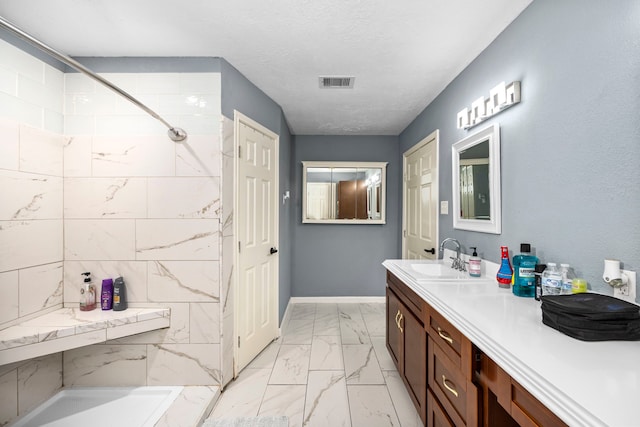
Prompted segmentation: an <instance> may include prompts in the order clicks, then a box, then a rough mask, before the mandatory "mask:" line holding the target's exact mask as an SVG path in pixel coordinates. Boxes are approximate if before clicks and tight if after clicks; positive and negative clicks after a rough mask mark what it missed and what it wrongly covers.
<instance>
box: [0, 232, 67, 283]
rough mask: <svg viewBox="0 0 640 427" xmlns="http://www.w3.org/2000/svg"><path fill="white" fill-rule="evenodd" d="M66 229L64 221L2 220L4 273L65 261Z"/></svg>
mask: <svg viewBox="0 0 640 427" xmlns="http://www.w3.org/2000/svg"><path fill="white" fill-rule="evenodd" d="M62 228H63V227H62V220H34V221H0V272H2V271H9V270H16V269H18V268H24V267H30V266H32V265H40V264H49V263H52V262H57V261H62V256H63V254H62ZM34 243H35V244H34Z"/></svg>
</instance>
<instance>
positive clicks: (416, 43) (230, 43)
mask: <svg viewBox="0 0 640 427" xmlns="http://www.w3.org/2000/svg"><path fill="white" fill-rule="evenodd" d="M531 1H532V0H482V1H479V0H395V1H391V0H227V1H218V0H47V1H42V0H0V15H1V16H3V17H4V18H6V19H8V20H10V21H12V22H13V23H14V24H16V25H17V26H19V27H20V28H22V29H23V30H24V31H27V32H28V33H30V34H32V35H34V36H36V37H38V38H39V39H41V40H42V41H44V42H45V43H47V44H49V45H51V46H52V47H54V48H56V49H58V50H60V51H61V52H64V53H66V54H68V55H71V56H220V57H223V58H225V59H226V60H227V61H229V62H230V63H231V64H232V65H233V66H234V67H236V68H237V69H238V70H239V71H240V72H241V73H242V74H244V75H245V76H246V77H247V78H248V79H249V80H251V81H252V82H253V83H254V84H255V85H256V86H258V87H259V88H260V89H262V90H263V91H264V92H265V93H266V94H267V95H269V96H270V97H271V98H272V99H273V100H274V101H276V102H277V103H278V104H280V105H281V106H282V108H283V110H284V112H285V115H286V117H287V121H288V122H289V125H290V126H291V130H292V132H293V133H295V134H299V135H314V134H338V135H349V134H359V135H397V134H399V133H400V132H401V131H402V130H403V129H404V128H405V127H406V126H407V125H408V124H409V123H410V122H411V121H412V120H413V119H414V118H415V117H416V116H417V115H418V114H419V113H420V112H421V111H422V110H423V109H424V107H426V106H427V105H428V104H429V103H430V102H431V101H432V100H433V99H434V98H435V97H436V96H437V95H438V94H439V93H440V92H441V91H442V90H443V89H444V88H445V87H446V85H447V84H449V83H450V82H451V81H452V80H453V79H454V78H455V76H456V75H458V73H460V72H461V71H462V70H463V69H464V68H465V67H466V66H467V65H468V64H469V63H470V62H471V61H472V60H473V59H474V58H475V57H476V56H477V55H478V54H479V53H480V52H482V50H483V49H484V48H485V47H487V46H488V45H489V44H490V43H491V42H492V41H493V40H494V39H495V38H496V36H497V35H498V34H499V33H500V32H501V31H502V30H503V29H504V28H505V27H506V26H507V25H509V23H510V22H511V21H513V20H514V19H515V17H517V16H518V15H519V14H520V12H522V10H524V8H525V7H526V6H527V5H528V4H529V3H531ZM324 75H329V76H345V75H346V76H355V77H356V80H355V87H354V88H353V89H329V90H327V89H320V88H319V85H318V77H319V76H324Z"/></svg>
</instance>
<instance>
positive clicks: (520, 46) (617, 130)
mask: <svg viewBox="0 0 640 427" xmlns="http://www.w3.org/2000/svg"><path fill="white" fill-rule="evenodd" d="M639 22H640V2H638V1H637V0H619V1H616V2H615V5H614V4H613V3H612V2H610V1H602V0H592V1H589V2H585V1H584V0H563V1H557V0H535V1H534V2H533V3H532V4H531V5H530V6H529V7H528V8H527V9H526V10H525V11H524V12H523V13H522V14H521V15H520V16H519V17H518V18H517V19H516V20H515V21H514V22H513V23H512V24H511V25H510V26H509V27H508V28H507V29H506V30H505V31H504V32H503V33H502V34H501V35H500V36H499V37H498V38H497V39H496V40H495V41H494V42H493V43H492V44H491V45H490V46H489V47H488V48H487V49H486V50H485V51H484V52H483V53H482V54H481V55H480V56H479V57H478V58H477V59H476V60H475V61H473V62H472V63H471V64H470V65H469V66H468V67H467V69H465V70H464V71H463V72H462V73H461V74H460V75H459V76H458V77H457V78H456V79H455V80H454V81H453V82H452V83H451V84H450V85H449V86H448V87H447V88H446V89H445V90H444V91H443V92H442V93H441V94H440V95H439V96H438V98H437V99H436V100H435V101H434V102H432V103H431V104H430V105H429V106H428V107H427V108H426V109H425V110H424V111H423V112H422V113H421V114H420V115H419V116H418V117H417V118H416V119H415V120H414V121H413V122H412V123H411V124H410V125H409V126H408V127H407V128H406V129H405V130H404V131H403V132H402V134H401V135H400V143H401V146H402V150H406V149H407V148H409V147H410V146H412V145H413V144H415V143H417V142H418V141H419V140H420V139H422V138H423V137H424V136H426V135H427V134H429V133H430V132H432V131H433V130H434V129H440V137H441V140H440V144H441V145H440V183H441V184H440V185H441V187H440V198H441V200H449V201H451V197H452V196H451V149H450V147H451V144H453V143H455V142H456V141H458V140H460V139H462V138H464V137H465V136H467V135H469V134H471V133H472V132H475V131H477V130H478V129H482V128H483V125H480V126H478V127H477V128H474V129H472V130H470V131H464V130H458V129H456V127H455V120H456V114H457V112H458V111H460V110H461V109H462V108H464V107H465V106H469V105H470V103H471V102H472V101H473V100H475V99H476V98H478V97H479V96H482V95H485V96H488V94H489V89H491V88H492V87H493V86H495V85H496V84H497V83H498V82H500V81H502V80H505V81H507V82H510V81H513V80H520V81H522V102H521V104H519V105H516V106H514V107H512V108H511V109H509V110H506V111H504V112H502V113H501V114H499V115H497V116H495V117H494V118H492V119H491V120H489V121H488V122H487V123H486V124H485V125H488V124H491V123H495V122H499V123H500V127H501V143H502V153H501V154H502V156H501V162H502V169H501V172H502V217H503V227H502V229H503V231H502V235H490V234H482V233H475V232H465V231H459V230H454V229H453V228H452V216H451V215H445V216H441V217H440V238H441V239H442V238H444V237H449V236H451V237H456V238H457V239H459V240H460V242H461V243H462V244H463V245H464V246H465V247H466V248H467V249H468V248H469V246H478V253H479V254H480V256H482V257H483V258H488V259H490V260H493V261H497V260H498V259H499V256H500V245H508V246H509V248H510V249H512V250H513V249H516V250H518V249H519V244H520V243H521V242H530V243H531V244H532V245H533V246H534V247H535V249H536V250H537V255H538V256H539V257H540V258H541V259H542V260H543V261H546V262H549V261H556V262H569V263H570V264H572V265H573V266H574V268H575V270H576V272H577V274H578V275H579V276H582V277H585V278H586V279H587V280H588V282H589V286H590V287H591V288H593V289H595V290H597V291H600V292H606V293H610V292H611V289H610V288H609V286H608V285H606V284H604V283H603V282H602V278H601V276H602V270H603V260H604V259H605V258H618V259H620V260H622V261H623V262H624V264H625V266H626V268H629V269H632V270H638V268H639V267H640V226H639V225H638V224H639V222H638V221H639V219H638V218H640V188H639V187H638V185H639V184H640V168H639V167H638V162H639V161H640V83H639V80H638V79H639V76H640V50H639V45H638V43H639V41H640V25H638V23H639ZM399 206H400V205H399ZM399 251H400V249H399V246H398V253H399Z"/></svg>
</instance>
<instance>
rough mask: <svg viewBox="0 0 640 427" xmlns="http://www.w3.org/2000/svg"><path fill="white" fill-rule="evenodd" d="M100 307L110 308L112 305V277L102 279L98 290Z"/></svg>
mask: <svg viewBox="0 0 640 427" xmlns="http://www.w3.org/2000/svg"><path fill="white" fill-rule="evenodd" d="M100 307H102V309H103V310H111V308H112V307H113V279H104V280H103V281H102V289H101V290H100Z"/></svg>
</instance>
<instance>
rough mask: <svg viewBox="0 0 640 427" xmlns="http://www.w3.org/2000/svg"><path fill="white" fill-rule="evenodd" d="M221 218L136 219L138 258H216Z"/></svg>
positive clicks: (217, 255)
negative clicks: (218, 219)
mask: <svg viewBox="0 0 640 427" xmlns="http://www.w3.org/2000/svg"><path fill="white" fill-rule="evenodd" d="M218 227H219V224H218V221H216V220H212V219H175V220H162V219H148V220H137V221H136V259H138V260H217V259H219V258H220V253H219V252H220V248H219V246H218V245H219V241H218V239H219V234H220V233H219V231H218Z"/></svg>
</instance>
